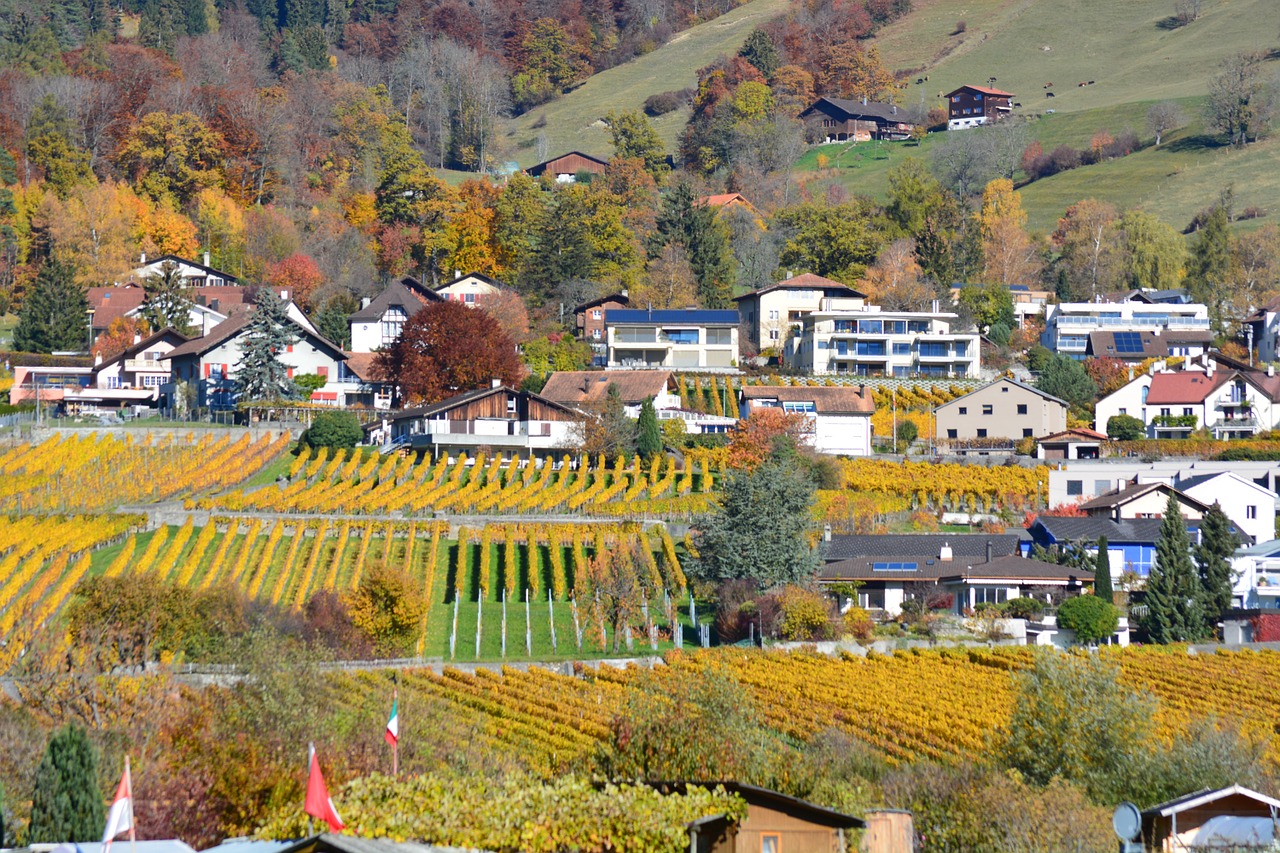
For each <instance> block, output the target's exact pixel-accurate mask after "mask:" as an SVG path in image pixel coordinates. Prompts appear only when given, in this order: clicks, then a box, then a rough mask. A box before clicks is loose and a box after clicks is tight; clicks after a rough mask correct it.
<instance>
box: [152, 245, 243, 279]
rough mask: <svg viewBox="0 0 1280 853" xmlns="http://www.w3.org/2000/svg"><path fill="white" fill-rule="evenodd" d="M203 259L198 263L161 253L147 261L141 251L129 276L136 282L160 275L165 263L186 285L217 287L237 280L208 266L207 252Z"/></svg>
mask: <svg viewBox="0 0 1280 853" xmlns="http://www.w3.org/2000/svg"><path fill="white" fill-rule="evenodd" d="M203 260H204V262H203V263H200V262H198V261H193V260H190V259H189V258H183V257H180V256H178V255H161V256H160V257H158V258H152V259H151V260H150V261H148V260H147V254H146V252H143V253H142V255H141V256H140V258H139V266H138V267H137V268H136V269H134V270H133V271H132V272H131V273H130V276H132V278H133V280H134V281H137V282H142V281H146V280H147V279H148V278H150V277H151V276H153V275H160V274H161V273H162V272H163V271H164V266H165V264H173V265H174V266H175V267H177V269H178V274H179V275H180V276H182V279H183V281H184V282H185V283H186V285H187V287H218V286H222V285H232V284H236V283H237V282H238V279H237V278H236V277H235V276H233V275H231V274H230V273H227V272H223V271H222V270H219V269H214V268H213V267H211V266H209V253H208V252H205V253H204V259H203Z"/></svg>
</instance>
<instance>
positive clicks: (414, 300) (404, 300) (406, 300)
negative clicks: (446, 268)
mask: <svg viewBox="0 0 1280 853" xmlns="http://www.w3.org/2000/svg"><path fill="white" fill-rule="evenodd" d="M426 294H430V296H427V295H426ZM439 301H440V297H439V295H437V294H435V293H433V292H432V291H430V290H415V289H413V288H411V287H409V286H408V285H406V284H405V283H404V281H394V282H392V283H391V284H389V285H387V289H386V290H384V291H382V292H381V293H379V294H378V295H377V296H375V297H374V298H373V299H371V300H370V301H369V304H368V305H366V306H364V307H363V308H361V309H360V310H359V311H356V312H355V313H354V314H352V315H351V316H350V317H348V318H347V319H349V320H350V321H352V322H355V323H362V322H363V323H370V322H376V321H378V320H381V319H382V315H384V314H386V313H387V310H388V309H390V308H401V309H403V310H404V313H405V316H407V317H412V316H413V315H414V314H416V313H418V309H419V308H422V307H423V306H424V305H426V304H427V303H428V302H439Z"/></svg>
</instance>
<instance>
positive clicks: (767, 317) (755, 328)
mask: <svg viewBox="0 0 1280 853" xmlns="http://www.w3.org/2000/svg"><path fill="white" fill-rule="evenodd" d="M830 298H840V299H844V300H846V301H848V302H849V304H856V305H862V304H863V301H864V299H865V296H864V294H862V293H859V292H858V291H856V290H854V289H853V288H851V287H848V286H846V285H843V284H841V283H840V282H838V281H832V280H831V279H829V278H823V277H822V276H820V275H814V274H812V273H805V274H803V275H798V276H793V277H791V278H787V279H785V280H783V281H779V282H776V283H774V284H770V285H768V286H766V287H762V288H760V289H759V290H753V291H752V292H751V293H744V294H743V295H742V296H739V297H737V298H735V300H734V301H735V302H737V303H738V313H739V314H741V315H742V325H743V327H744V328H745V329H746V330H747V333H748V334H749V335H750V337H751V343H752V344H754V345H755V347H756V348H757V349H770V348H772V349H777V350H779V351H781V350H782V348H783V346H784V345H785V344H786V341H787V336H788V335H789V334H790V333H791V330H792V329H798V328H800V326H801V325H802V321H803V320H804V318H805V317H806V316H808V315H809V314H812V313H813V312H814V311H817V310H818V309H819V308H821V307H822V301H823V300H824V299H830Z"/></svg>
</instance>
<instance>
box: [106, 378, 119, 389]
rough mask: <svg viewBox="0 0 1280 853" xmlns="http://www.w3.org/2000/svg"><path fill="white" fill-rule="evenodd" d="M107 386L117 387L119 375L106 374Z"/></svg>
mask: <svg viewBox="0 0 1280 853" xmlns="http://www.w3.org/2000/svg"><path fill="white" fill-rule="evenodd" d="M107 387H108V388H119V387H120V377H119V376H108V377H107Z"/></svg>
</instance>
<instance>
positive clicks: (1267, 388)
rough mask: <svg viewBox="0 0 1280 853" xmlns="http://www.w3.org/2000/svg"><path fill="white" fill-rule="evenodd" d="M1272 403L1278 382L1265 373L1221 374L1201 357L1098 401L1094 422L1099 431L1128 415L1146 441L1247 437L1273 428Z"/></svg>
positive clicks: (1277, 397) (1279, 394)
mask: <svg viewBox="0 0 1280 853" xmlns="http://www.w3.org/2000/svg"><path fill="white" fill-rule="evenodd" d="M1159 366H1160V365H1157V366H1156V367H1157V368H1159ZM1278 401H1280V379H1277V377H1275V375H1274V373H1273V372H1272V371H1271V370H1268V372H1267V373H1260V372H1249V371H1235V370H1223V369H1221V368H1219V367H1218V366H1217V365H1216V364H1215V363H1214V361H1213V360H1212V359H1211V358H1210V357H1208V356H1205V357H1204V362H1203V363H1202V364H1193V365H1188V366H1187V367H1186V368H1184V369H1182V370H1159V369H1157V370H1155V371H1154V372H1153V373H1151V374H1145V375H1141V376H1135V377H1134V378H1133V380H1132V381H1130V382H1128V383H1127V384H1125V385H1124V386H1123V387H1121V388H1119V389H1118V390H1116V391H1114V392H1113V393H1111V394H1109V395H1108V396H1106V397H1104V398H1103V399H1101V400H1099V401H1098V403H1097V405H1096V406H1095V407H1094V423H1095V426H1096V427H1097V428H1098V429H1099V430H1100V431H1105V430H1106V428H1107V422H1108V421H1109V420H1110V419H1111V418H1112V417H1114V416H1115V415H1129V416H1131V417H1135V418H1137V419H1138V420H1140V421H1142V422H1143V423H1144V424H1146V427H1147V436H1148V437H1149V438H1185V437H1186V436H1187V435H1190V434H1191V433H1192V432H1193V431H1195V430H1197V429H1201V428H1207V429H1209V430H1210V431H1211V432H1212V433H1213V435H1214V437H1215V438H1223V439H1229V438H1247V437H1249V436H1252V435H1256V434H1257V433H1259V432H1262V431H1265V430H1270V429H1273V428H1275V427H1276V425H1277V422H1278V421H1280V402H1278ZM1191 418H1194V419H1195V422H1194V423H1192V422H1191V421H1190V419H1191Z"/></svg>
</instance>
